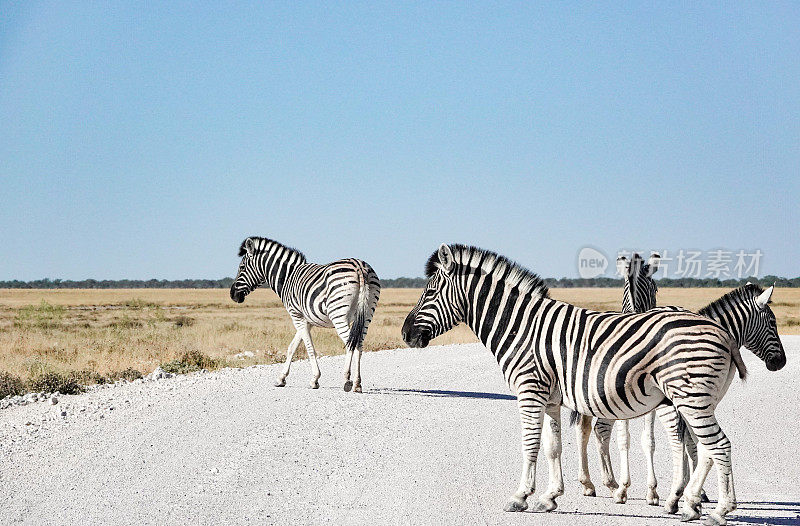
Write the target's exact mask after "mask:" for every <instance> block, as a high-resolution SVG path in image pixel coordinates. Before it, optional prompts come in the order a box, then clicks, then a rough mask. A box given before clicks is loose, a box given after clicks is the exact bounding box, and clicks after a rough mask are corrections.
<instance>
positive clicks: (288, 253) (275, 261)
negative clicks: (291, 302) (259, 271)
mask: <svg viewBox="0 0 800 526" xmlns="http://www.w3.org/2000/svg"><path fill="white" fill-rule="evenodd" d="M302 263H303V259H302V258H300V257H298V256H297V252H295V251H293V250H290V249H287V248H286V247H282V246H275V247H271V248H270V250H269V251H267V252H266V253H265V257H264V259H263V261H262V267H263V269H264V285H266V286H267V287H269V288H270V289H272V290H273V291H274V292H275V293H276V294H277V295H278V297H279V298H283V295H284V292H285V287H286V283H287V282H288V281H289V276H291V275H292V272H294V271H295V269H296V268H297V267H298V266H299V265H301V264H302Z"/></svg>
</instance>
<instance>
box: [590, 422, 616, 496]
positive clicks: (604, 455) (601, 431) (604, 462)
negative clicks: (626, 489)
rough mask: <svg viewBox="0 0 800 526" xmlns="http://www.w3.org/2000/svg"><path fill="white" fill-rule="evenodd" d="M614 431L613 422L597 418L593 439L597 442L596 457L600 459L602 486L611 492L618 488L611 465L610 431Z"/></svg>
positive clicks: (612, 493)
mask: <svg viewBox="0 0 800 526" xmlns="http://www.w3.org/2000/svg"><path fill="white" fill-rule="evenodd" d="M612 429H614V420H606V419H604V418H598V419H597V422H595V424H594V439H595V441H596V442H597V455H598V456H599V457H600V469H601V470H602V471H603V486H605V487H607V488H608V489H609V490H610V491H611V495H612V496H613V495H614V490H615V489H617V488H618V487H619V484H617V480H616V479H615V478H614V467H613V466H612V465H611V453H610V452H609V448H610V447H611V430H612Z"/></svg>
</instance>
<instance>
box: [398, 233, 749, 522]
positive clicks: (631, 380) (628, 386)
mask: <svg viewBox="0 0 800 526" xmlns="http://www.w3.org/2000/svg"><path fill="white" fill-rule="evenodd" d="M426 275H427V276H428V278H429V280H428V283H427V285H426V287H425V291H424V292H423V294H422V296H421V297H420V299H419V302H418V303H417V305H416V306H415V307H414V308H413V309H412V310H411V312H409V314H408V316H407V318H406V320H405V323H404V324H403V331H402V332H403V339H404V340H405V342H406V343H407V344H408V345H410V346H412V347H425V346H426V345H427V344H428V343H429V342H430V340H431V339H433V338H435V337H436V336H438V335H440V334H442V333H443V332H445V331H448V330H450V329H451V328H452V327H453V326H455V325H456V324H457V323H459V322H462V321H463V322H464V323H466V324H467V325H468V326H469V327H470V328H471V329H472V330H473V332H474V333H475V334H476V335H477V336H478V338H479V339H480V340H481V341H482V342H483V344H484V345H485V346H486V347H487V348H488V349H489V350H490V351H491V352H492V354H493V355H494V356H495V358H496V360H497V362H498V364H499V365H500V368H501V370H502V371H503V374H504V376H505V378H506V381H507V382H508V384H509V386H510V387H511V389H512V391H514V392H515V393H516V395H517V400H518V406H519V411H520V418H521V423H522V449H523V468H522V477H521V480H520V485H519V488H518V489H517V491H516V492H515V493H514V494H513V496H512V497H511V500H510V501H509V502H508V503H507V504H506V506H505V509H506V510H507V511H522V510H525V509H527V507H528V504H527V502H526V501H527V498H528V496H530V495H531V494H532V493H533V492H534V490H535V484H536V457H537V454H538V452H539V446H540V442H541V435H542V431H543V430H544V433H545V434H546V440H545V441H544V446H545V447H544V449H545V456H546V457H547V459H548V463H549V467H550V484H549V485H548V488H547V490H546V491H545V493H544V494H543V495H541V496H540V497H539V499H538V503H537V505H536V506H535V509H536V510H542V511H550V510H553V509H555V508H556V502H555V499H556V497H558V496H559V495H562V494H563V493H564V481H563V476H562V473H561V462H560V455H561V425H560V407H561V405H562V404H563V405H565V406H567V407H569V408H571V409H574V410H576V411H578V412H579V413H583V414H588V415H592V416H597V417H602V418H608V419H627V418H633V417H637V416H641V415H644V414H646V413H648V412H650V411H652V410H653V409H655V408H656V407H657V406H659V405H660V404H662V403H665V402H666V403H670V402H671V403H672V404H674V405H675V406H676V407H678V408H679V410H680V411H681V414H682V416H683V417H684V419H685V421H686V424H687V425H688V426H689V427H690V428H691V429H693V430H695V432H696V434H697V436H698V438H699V439H700V442H701V444H703V446H704V448H703V449H701V451H702V452H703V454H704V455H707V458H708V459H709V462H711V461H712V459H713V463H715V464H716V466H717V473H718V479H719V488H720V495H719V504H718V506H717V508H716V510H715V511H714V512H713V514H712V515H711V518H712V520H713V521H714V522H715V523H717V524H724V523H725V519H724V516H725V515H726V514H727V513H728V512H730V511H731V510H733V509H735V508H736V497H735V493H734V490H733V475H732V470H731V444H730V441H729V440H728V438H727V437H726V436H725V434H724V432H723V431H722V429H720V427H719V425H718V424H717V421H716V418H715V417H714V409H715V408H716V405H717V403H718V402H719V401H720V399H721V398H722V396H723V394H724V393H725V391H726V389H727V387H728V384H729V383H730V381H731V379H732V375H731V374H728V373H729V372H731V371H732V370H733V368H734V367H736V368H737V369H739V372H740V375H742V376H744V375H745V374H746V371H745V369H744V364H743V363H742V361H741V356H740V355H739V354H738V351H739V350H738V347H737V346H736V344H735V342H734V341H733V339H732V338H731V336H730V335H729V334H728V333H727V332H725V330H723V329H722V328H721V327H719V326H718V325H717V324H716V323H714V322H712V321H711V320H709V319H707V318H704V317H702V316H698V315H697V314H693V313H690V312H683V311H652V312H646V313H631V314H623V313H609V312H594V311H590V310H588V309H582V308H579V307H575V306H573V305H570V304H568V303H564V302H560V301H556V300H553V299H551V298H550V297H549V292H548V289H547V286H546V285H545V284H544V282H543V281H542V279H541V278H540V277H539V276H537V275H536V274H533V273H531V272H529V271H528V270H526V269H524V268H522V267H520V266H518V265H516V264H514V263H512V262H511V261H509V260H508V259H506V258H505V257H502V256H499V255H497V254H495V253H493V252H489V251H485V250H482V249H479V248H475V247H469V246H464V245H451V246H448V245H442V246H441V247H440V248H439V250H438V251H437V252H434V253H433V254H432V255H431V257H430V258H429V260H428V263H427V266H426ZM543 418H546V419H547V422H546V424H545V425H544V426H543V425H542V423H543ZM705 460H706V457H704V458H703V461H701V462H700V463H699V464H698V468H697V469H696V470H695V472H694V473H693V474H692V479H691V481H690V486H689V488H690V491H689V492H688V494H687V498H686V502H685V507H684V515H683V519H684V520H691V519H696V518H698V517H700V496H699V491H700V487H701V486H702V483H703V481H704V480H705V478H706V476H707V475H708V471H709V470H710V468H711V464H710V463H706V462H705Z"/></svg>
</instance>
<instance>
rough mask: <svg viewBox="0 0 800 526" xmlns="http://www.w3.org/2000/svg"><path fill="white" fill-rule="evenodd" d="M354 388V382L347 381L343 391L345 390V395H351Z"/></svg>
mask: <svg viewBox="0 0 800 526" xmlns="http://www.w3.org/2000/svg"><path fill="white" fill-rule="evenodd" d="M352 388H353V382H351V381H350V380H347V381H346V382H345V383H344V387H343V389H344V392H345V393H349V392H350V389H352Z"/></svg>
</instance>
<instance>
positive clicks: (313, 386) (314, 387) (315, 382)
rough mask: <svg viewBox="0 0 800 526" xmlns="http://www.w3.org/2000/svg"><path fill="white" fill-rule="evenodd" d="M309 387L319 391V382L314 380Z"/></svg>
mask: <svg viewBox="0 0 800 526" xmlns="http://www.w3.org/2000/svg"><path fill="white" fill-rule="evenodd" d="M309 387H311V389H319V382H318V381H316V380H314V381H313V382H311V384H310V385H309Z"/></svg>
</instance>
